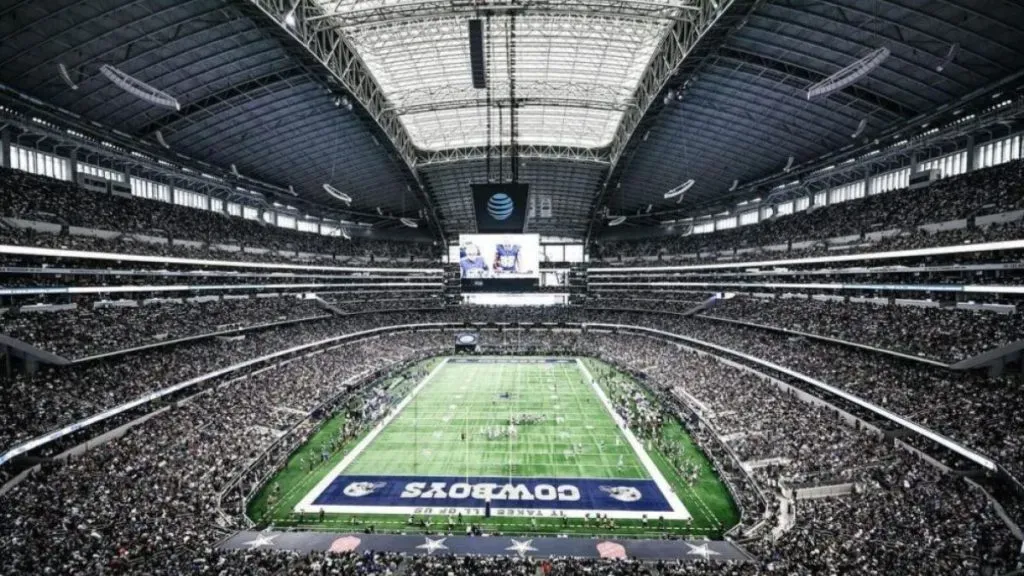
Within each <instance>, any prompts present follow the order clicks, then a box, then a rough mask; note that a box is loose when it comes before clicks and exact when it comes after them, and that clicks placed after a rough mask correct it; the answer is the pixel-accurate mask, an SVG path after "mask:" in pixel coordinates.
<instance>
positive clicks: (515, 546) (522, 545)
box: [505, 538, 537, 558]
mask: <svg viewBox="0 0 1024 576" xmlns="http://www.w3.org/2000/svg"><path fill="white" fill-rule="evenodd" d="M532 544H533V540H524V541H522V542H520V541H519V540H516V539H514V538H513V539H512V545H511V546H509V547H508V548H505V550H512V551H514V552H515V553H516V554H518V555H519V557H520V558H521V557H523V556H526V553H527V552H536V551H537V549H536V548H534V547H533V546H532Z"/></svg>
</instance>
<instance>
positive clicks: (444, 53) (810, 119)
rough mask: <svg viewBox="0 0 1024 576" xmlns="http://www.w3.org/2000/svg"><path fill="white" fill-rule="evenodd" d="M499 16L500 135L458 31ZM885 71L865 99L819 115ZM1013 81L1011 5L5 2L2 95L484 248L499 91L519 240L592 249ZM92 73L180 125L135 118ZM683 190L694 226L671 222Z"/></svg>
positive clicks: (493, 71)
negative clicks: (426, 221)
mask: <svg viewBox="0 0 1024 576" xmlns="http://www.w3.org/2000/svg"><path fill="white" fill-rule="evenodd" d="M702 9H704V10H706V11H707V12H706V14H705V13H703V12H702V13H701V17H700V18H698V17H696V16H695V15H694V13H695V11H699V10H702ZM509 10H513V11H515V13H516V14H517V17H516V24H515V29H516V36H515V50H514V52H515V56H516V60H515V62H516V63H515V65H514V66H513V67H511V68H510V67H509V60H510V56H511V52H510V51H509V50H507V49H506V45H509V46H511V44H508V41H509V40H510V39H511V38H512V36H511V34H510V33H511V19H510V18H508V16H507V15H508V11H509ZM488 14H490V15H491V22H490V24H489V25H488V26H489V27H488V30H489V32H490V33H489V35H488V37H489V38H491V43H490V44H491V48H490V49H489V56H490V58H491V63H490V64H489V67H488V71H489V76H490V80H491V82H492V94H491V102H492V111H491V113H490V114H488V113H487V112H486V100H487V99H486V93H485V92H484V91H481V90H478V89H474V88H472V85H471V82H470V81H469V77H468V73H469V62H468V31H467V29H466V26H467V25H466V22H467V20H468V19H469V18H471V17H473V16H480V17H483V18H486V17H487V15H488ZM289 17H290V18H291V21H290V22H289ZM304 30H308V31H309V33H310V34H312V35H313V36H303V35H302V32H303V31H304ZM314 40H315V41H314ZM662 41H663V42H662ZM318 43H319V44H322V46H319V48H321V49H322V54H326V55H327V56H328V57H327V58H323V59H319V58H318V52H317V48H318ZM882 47H884V48H887V49H888V50H889V51H890V56H889V57H888V58H887V59H886V60H885V61H884V62H883V63H882V65H881V66H880V67H879V68H878V69H877V70H874V71H873V72H872V73H870V74H869V75H868V76H867V77H865V78H863V79H861V80H860V81H858V82H856V83H855V84H853V85H851V86H848V87H846V88H844V89H842V90H840V91H838V92H835V93H832V94H830V95H828V96H825V97H820V98H815V99H811V100H808V99H807V97H806V89H807V87H808V86H809V85H811V84H813V83H815V82H818V81H819V80H821V79H823V78H825V77H827V76H829V75H831V74H833V73H835V72H836V71H838V70H840V69H842V68H844V67H845V66H847V65H849V64H850V63H852V62H854V61H856V60H857V59H858V58H860V57H862V56H864V55H865V54H867V53H869V52H870V51H872V50H874V49H877V48H882ZM684 49H686V50H688V52H686V53H685V58H683V57H682V56H683V55H684V54H683V52H681V50H684ZM323 50H326V52H324V51H323ZM345 50H347V51H348V52H345ZM673 51H675V52H678V53H677V54H673ZM951 53H952V55H953V57H952V58H951V59H950V60H949V61H947V55H949V54H951ZM322 54H321V55H322ZM679 61H681V64H680V66H679V67H678V69H676V68H675V67H674V65H675V63H678V62H679ZM1022 62H1024V5H1022V4H1021V3H1019V2H1013V1H1010V0H958V1H952V0H731V1H730V0H657V1H654V2H637V1H633V0H545V1H541V0H516V1H512V0H505V1H502V2H493V1H487V0H470V1H468V2H459V3H453V2H450V1H443V2H442V1H441V0H417V1H415V2H412V1H406V0H395V1H383V0H47V1H46V2H39V1H36V0H19V1H12V0H7V1H0V82H2V83H4V84H6V85H8V86H10V87H12V88H14V89H16V90H18V91H20V92H23V93H25V94H28V95H30V96H33V97H35V98H39V99H41V100H43V101H46V102H48V103H52V104H54V105H56V106H59V107H61V108H64V109H66V110H69V111H71V112H73V113H74V114H78V115H80V116H81V117H82V118H84V119H86V120H90V121H96V122H100V123H102V124H104V125H106V126H108V127H110V128H114V129H117V130H120V131H124V132H126V133H129V134H132V135H134V136H138V137H141V138H145V139H148V140H152V139H153V138H154V136H155V134H156V133H157V131H159V132H160V133H161V134H162V135H163V136H164V138H165V140H166V141H167V143H168V144H169V145H170V148H171V150H172V151H178V152H182V153H184V154H187V155H189V156H192V157H195V158H199V159H202V160H205V161H208V162H211V163H214V164H217V165H219V166H221V167H225V166H228V165H230V164H234V165H236V166H237V167H238V169H239V171H240V172H242V173H244V174H247V175H250V176H252V177H255V178H259V179H261V180H264V181H266V182H268V183H272V184H276V185H279V186H282V187H287V186H289V185H291V186H294V188H295V190H296V192H298V193H299V194H300V195H301V196H303V197H304V198H306V199H308V200H310V201H311V202H314V203H320V204H323V205H325V206H329V207H336V204H337V201H336V200H334V199H333V198H331V197H329V196H328V195H326V194H325V193H324V192H323V190H322V184H323V183H325V182H326V183H330V184H331V185H332V186H334V187H335V188H337V189H339V190H341V191H343V192H345V193H346V194H349V195H350V196H351V197H352V198H353V200H354V202H353V209H356V210H360V211H364V212H372V211H375V209H376V208H378V207H380V208H381V210H382V211H384V212H388V213H394V214H396V215H398V214H401V215H408V216H420V215H423V214H429V215H435V217H434V218H431V220H432V221H433V222H432V223H433V224H438V225H439V227H440V228H443V230H444V231H445V232H447V233H453V232H459V231H471V230H472V229H473V222H472V218H471V216H472V213H471V209H470V208H469V201H468V198H469V196H468V195H469V186H468V185H469V183H471V182H475V181H479V180H481V179H483V178H486V174H485V171H484V169H483V168H482V166H483V165H484V163H483V162H482V161H481V158H482V156H483V155H484V154H485V153H486V151H487V149H488V147H487V145H486V143H487V135H488V133H490V134H491V135H492V139H491V140H492V147H491V149H492V151H493V150H494V149H495V147H496V146H497V145H498V144H496V143H495V142H494V141H495V140H498V141H503V142H505V143H506V144H507V140H508V137H509V114H508V106H507V104H508V102H509V97H508V94H507V92H508V89H509V82H508V77H509V70H510V69H512V70H514V71H515V75H516V78H517V81H516V82H517V104H518V105H519V106H521V111H520V113H519V116H518V120H519V125H518V128H519V130H518V136H519V141H520V143H521V144H522V147H521V150H520V154H521V156H523V157H524V158H525V160H524V162H525V166H524V168H523V170H521V174H522V180H523V181H524V182H528V183H531V184H532V185H533V193H534V194H535V195H536V198H537V199H538V200H539V199H541V198H548V200H545V202H546V203H547V202H550V205H551V210H550V212H548V211H545V214H550V216H547V217H546V218H545V217H542V216H540V215H539V214H540V211H539V209H537V210H535V213H536V215H535V216H534V218H533V219H532V220H531V221H530V223H529V224H528V226H529V228H530V229H531V230H532V231H536V232H541V233H551V234H562V235H564V234H567V233H571V234H577V235H583V234H586V233H587V231H588V229H590V224H591V222H592V221H593V222H600V221H601V220H600V218H593V217H594V216H595V215H596V214H600V213H601V211H600V210H599V209H600V208H602V207H604V206H607V208H608V210H609V211H610V212H612V213H613V214H619V213H623V214H631V213H636V212H637V211H643V210H647V206H648V205H650V206H651V207H652V209H653V211H654V212H659V211H663V210H672V211H676V210H680V211H687V210H690V211H694V210H699V209H703V207H705V206H707V205H711V204H714V203H715V202H717V201H719V200H721V199H722V198H723V197H725V196H726V195H728V191H729V188H730V187H731V184H732V182H733V181H734V180H738V181H739V182H740V183H741V186H740V188H741V189H742V183H744V182H749V181H753V180H756V179H758V178H761V177H763V176H766V175H768V174H772V173H775V172H778V171H779V170H780V169H781V168H782V167H783V166H784V165H785V164H786V161H787V159H788V158H789V157H790V156H792V157H793V158H794V160H795V162H796V163H797V164H799V163H801V162H804V161H808V160H812V159H814V158H817V157H819V156H821V155H823V154H827V153H829V152H833V151H836V150H839V149H841V148H843V147H845V146H848V145H849V144H850V143H851V142H854V141H853V140H852V139H851V134H853V133H854V132H855V131H856V130H857V127H858V125H859V124H860V122H861V121H862V120H866V129H865V130H864V131H863V134H862V135H861V136H860V138H859V139H858V141H864V140H870V139H871V138H873V137H874V135H876V134H879V133H881V132H883V131H885V130H887V129H890V128H891V127H893V126H896V125H900V124H902V123H906V122H907V121H909V120H911V119H912V118H914V117H916V116H918V115H919V114H921V113H925V112H928V111H930V110H933V109H936V108H938V107H940V106H943V105H945V104H948V103H950V102H954V101H956V100H957V99H959V98H962V97H964V96H965V95H967V94H971V93H972V92H974V91H976V90H978V89H980V88H983V87H985V86H988V85H991V84H992V83H994V82H997V81H999V80H1000V79H1003V78H1006V77H1008V76H1011V75H1013V74H1016V73H1019V72H1020V71H1021V69H1022V68H1024V66H1022ZM59 64H63V65H65V66H66V67H67V68H68V70H69V72H70V75H71V77H72V79H73V81H74V82H75V83H76V84H77V86H78V89H77V90H72V89H71V88H70V87H69V86H68V85H67V84H66V83H65V82H64V81H63V80H62V79H61V77H60V75H59V74H58V65H59ZM103 64H110V65H113V66H116V67H117V68H119V69H120V70H122V71H124V72H125V73H127V74H130V75H132V76H134V77H135V78H138V79H139V80H141V81H143V82H146V83H148V84H150V85H152V86H153V87H155V88H158V89H160V90H162V91H164V92H166V93H168V94H171V95H173V96H174V97H175V98H177V99H178V100H179V102H180V103H181V105H182V107H181V110H179V111H175V110H172V109H167V108H160V107H157V106H153V105H151V104H149V103H147V102H145V101H143V100H140V99H138V98H135V97H134V96H131V95H128V94H126V93H125V92H123V91H122V90H120V89H119V88H117V87H116V86H114V85H113V84H112V83H111V82H110V81H108V80H107V79H106V78H105V77H104V76H102V75H101V74H99V73H98V70H99V67H100V66H101V65H103ZM669 65H671V66H669ZM666 66H669V67H668V68H666ZM939 68H941V70H940V69H939ZM354 71H358V72H360V74H361V76H358V77H357V76H354V75H353V74H354ZM354 79H358V83H357V82H355V81H354ZM666 80H667V82H665V81H666ZM498 102H503V106H502V111H501V112H497V111H496V108H497V103H498ZM648 104H649V106H648ZM488 118H489V120H490V124H491V126H490V129H488V128H487V123H488V122H487V120H488ZM498 125H500V126H501V128H500V129H499V128H498ZM502 150H503V152H504V151H505V150H504V148H503V149H502ZM689 178H693V179H694V180H695V181H696V184H695V185H694V187H693V188H692V189H691V190H690V191H689V192H687V195H686V197H685V199H684V201H683V202H681V203H680V204H676V203H675V202H674V201H666V200H665V199H664V198H663V194H664V192H666V191H668V190H669V189H671V188H673V187H675V186H677V185H679V184H680V183H682V182H683V181H685V180H687V179H689ZM606 183H607V186H606ZM434 205H436V211H434V207H435V206H434Z"/></svg>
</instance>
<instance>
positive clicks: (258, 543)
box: [244, 534, 277, 550]
mask: <svg viewBox="0 0 1024 576" xmlns="http://www.w3.org/2000/svg"><path fill="white" fill-rule="evenodd" d="M274 538H277V534H274V535H272V536H269V535H263V534H260V535H259V536H257V537H256V539H255V540H249V541H248V542H245V543H244V545H245V546H248V547H249V550H255V549H257V548H262V547H264V546H273V545H274Z"/></svg>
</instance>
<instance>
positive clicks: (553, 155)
mask: <svg viewBox="0 0 1024 576" xmlns="http://www.w3.org/2000/svg"><path fill="white" fill-rule="evenodd" d="M516 149H517V151H518V154H519V158H520V159H537V160H562V161H565V162H582V163H587V164H602V165H607V164H608V157H607V155H606V154H605V153H604V151H602V150H599V149H594V148H572V147H568V146H540V145H530V144H518V145H517V146H516ZM499 151H500V153H501V154H502V155H503V156H504V157H505V158H509V157H510V154H511V152H512V151H511V149H510V147H509V146H508V145H504V146H501V147H499V146H491V155H492V156H494V155H497V154H498V153H499ZM486 158H487V146H471V147H468V148H453V149H447V150H422V151H420V152H419V155H418V156H417V160H416V165H417V166H419V167H421V168H422V167H425V166H432V165H437V164H450V163H452V162H465V161H467V160H484V159H486Z"/></svg>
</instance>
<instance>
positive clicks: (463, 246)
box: [452, 234, 540, 292]
mask: <svg viewBox="0 0 1024 576" xmlns="http://www.w3.org/2000/svg"><path fill="white" fill-rule="evenodd" d="M453 252H454V250H453ZM452 256H453V257H454V256H455V254H454V253H453V254H452ZM458 262H459V269H460V270H461V275H462V289H463V291H494V292H504V291H509V292H519V291H523V290H529V289H535V288H537V286H538V283H539V279H540V266H539V263H540V236H539V235H537V234H461V235H459V246H458Z"/></svg>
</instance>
